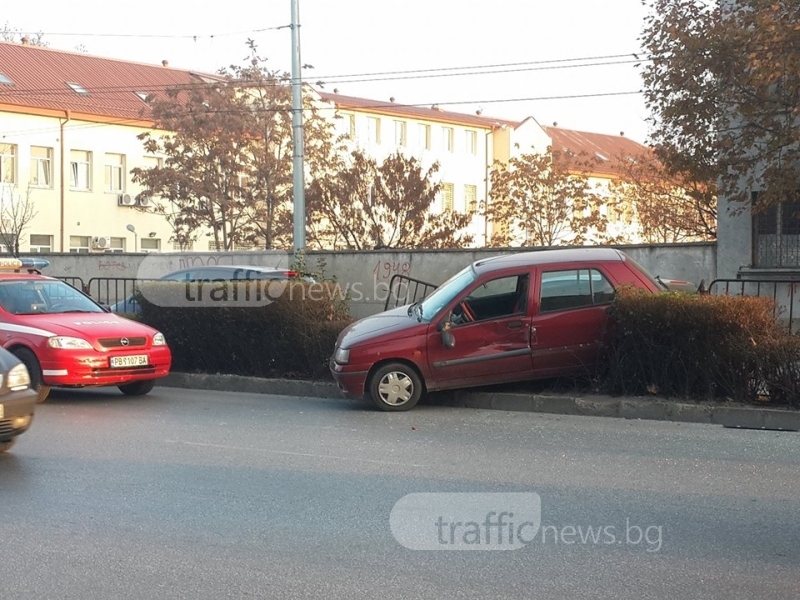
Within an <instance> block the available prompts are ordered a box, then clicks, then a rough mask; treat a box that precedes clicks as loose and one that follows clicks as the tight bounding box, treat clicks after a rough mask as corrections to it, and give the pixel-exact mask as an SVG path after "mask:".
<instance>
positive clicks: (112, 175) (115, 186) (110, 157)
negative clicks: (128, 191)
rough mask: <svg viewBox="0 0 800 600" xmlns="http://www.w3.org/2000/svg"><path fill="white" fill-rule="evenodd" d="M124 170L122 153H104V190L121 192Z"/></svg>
mask: <svg viewBox="0 0 800 600" xmlns="http://www.w3.org/2000/svg"><path fill="white" fill-rule="evenodd" d="M124 172H125V156H124V155H123V154H106V168H105V173H106V191H107V192H121V191H123V189H124V186H123V183H124V178H123V174H124Z"/></svg>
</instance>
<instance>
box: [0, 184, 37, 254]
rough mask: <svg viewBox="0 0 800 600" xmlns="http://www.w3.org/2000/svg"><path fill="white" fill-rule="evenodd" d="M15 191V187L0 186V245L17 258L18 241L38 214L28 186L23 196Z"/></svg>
mask: <svg viewBox="0 0 800 600" xmlns="http://www.w3.org/2000/svg"><path fill="white" fill-rule="evenodd" d="M16 190H17V187H16V186H15V185H7V184H4V185H2V186H0V243H2V244H3V245H4V246H5V247H6V248H8V252H9V253H10V254H11V255H12V256H14V257H19V240H20V239H21V238H22V234H23V233H24V232H25V231H26V230H27V229H28V228H29V226H30V224H31V221H33V219H34V218H35V217H36V215H37V214H38V213H37V212H36V209H35V207H34V203H33V200H32V199H31V188H30V186H28V189H27V190H25V194H24V195H23V194H21V193H19V192H17V191H16Z"/></svg>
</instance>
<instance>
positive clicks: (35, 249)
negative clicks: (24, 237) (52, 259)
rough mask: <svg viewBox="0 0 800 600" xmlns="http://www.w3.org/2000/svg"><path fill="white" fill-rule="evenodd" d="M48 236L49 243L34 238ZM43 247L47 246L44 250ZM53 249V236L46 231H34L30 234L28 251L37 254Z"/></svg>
mask: <svg viewBox="0 0 800 600" xmlns="http://www.w3.org/2000/svg"><path fill="white" fill-rule="evenodd" d="M35 237H39V238H47V240H48V243H47V244H41V243H35V242H34V240H33V238H35ZM43 248H47V249H46V250H43ZM52 251H53V236H52V235H48V234H45V233H32V234H30V235H29V236H28V252H31V253H36V254H45V253H50V252H52Z"/></svg>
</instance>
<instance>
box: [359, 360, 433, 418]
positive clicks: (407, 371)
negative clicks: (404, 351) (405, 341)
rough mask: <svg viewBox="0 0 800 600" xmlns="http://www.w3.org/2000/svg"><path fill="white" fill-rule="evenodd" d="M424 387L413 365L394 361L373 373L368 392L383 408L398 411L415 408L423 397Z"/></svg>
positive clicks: (379, 406) (388, 410)
mask: <svg viewBox="0 0 800 600" xmlns="http://www.w3.org/2000/svg"><path fill="white" fill-rule="evenodd" d="M422 388H423V386H422V379H420V376H419V375H418V374H417V372H416V371H415V370H414V369H413V368H412V367H410V366H409V365H406V364H404V363H399V362H394V363H388V364H385V365H383V366H382V367H380V368H379V369H377V370H376V371H375V372H374V373H373V374H372V377H370V379H369V383H368V385H367V393H368V394H369V397H370V398H371V399H372V401H373V402H374V403H375V404H376V405H377V406H378V408H380V409H381V410H384V411H387V412H397V411H403V410H411V409H412V408H414V406H416V404H417V402H419V399H420V398H421V397H422Z"/></svg>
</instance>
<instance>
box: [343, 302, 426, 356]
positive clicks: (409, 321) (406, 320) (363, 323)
mask: <svg viewBox="0 0 800 600" xmlns="http://www.w3.org/2000/svg"><path fill="white" fill-rule="evenodd" d="M420 327H427V323H425V322H419V321H417V319H416V317H413V316H409V315H408V306H399V307H397V308H393V309H391V310H387V311H385V312H382V313H378V314H376V315H370V316H369V317H364V318H363V319H359V320H358V321H356V322H354V323H351V324H350V325H348V326H347V327H346V328H345V329H344V330H342V332H341V334H339V339H338V341H337V342H336V344H337V346H340V347H343V348H352V347H353V346H354V345H356V344H360V343H362V342H368V341H370V340H372V339H374V338H377V337H379V336H380V337H384V336H390V335H391V334H397V335H398V336H400V335H404V334H406V333H408V331H409V330H411V329H418V328H420Z"/></svg>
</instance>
